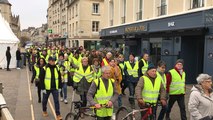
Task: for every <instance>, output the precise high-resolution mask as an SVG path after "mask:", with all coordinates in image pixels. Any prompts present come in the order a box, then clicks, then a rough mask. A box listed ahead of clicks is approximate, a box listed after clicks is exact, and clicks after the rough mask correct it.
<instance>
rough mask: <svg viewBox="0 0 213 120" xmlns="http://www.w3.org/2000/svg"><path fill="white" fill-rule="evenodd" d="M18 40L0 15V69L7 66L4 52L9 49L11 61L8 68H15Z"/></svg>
mask: <svg viewBox="0 0 213 120" xmlns="http://www.w3.org/2000/svg"><path fill="white" fill-rule="evenodd" d="M18 43H19V39H18V38H17V37H16V35H15V34H14V33H13V32H12V30H11V28H10V26H9V23H8V22H7V21H6V20H5V19H4V18H3V17H2V15H1V14H0V68H2V69H4V68H6V66H7V61H6V50H7V47H8V46H9V47H10V54H11V61H10V68H15V67H16V50H17V48H18Z"/></svg>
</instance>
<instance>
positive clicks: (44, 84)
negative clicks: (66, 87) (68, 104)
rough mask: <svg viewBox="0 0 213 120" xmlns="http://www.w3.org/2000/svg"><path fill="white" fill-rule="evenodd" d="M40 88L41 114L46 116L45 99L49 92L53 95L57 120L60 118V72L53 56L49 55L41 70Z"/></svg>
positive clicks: (46, 99) (60, 119)
mask: <svg viewBox="0 0 213 120" xmlns="http://www.w3.org/2000/svg"><path fill="white" fill-rule="evenodd" d="M40 76H41V89H42V93H43V100H42V109H43V116H44V117H47V116H48V113H47V101H48V98H49V95H50V93H52V95H53V100H54V104H55V112H56V116H57V120H62V117H61V115H60V104H59V93H60V92H61V87H62V83H61V74H60V71H59V68H58V67H57V66H56V65H55V59H54V58H53V57H49V59H48V64H47V65H46V66H45V67H44V69H43V70H41V73H40Z"/></svg>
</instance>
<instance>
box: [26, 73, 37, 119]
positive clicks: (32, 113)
mask: <svg viewBox="0 0 213 120" xmlns="http://www.w3.org/2000/svg"><path fill="white" fill-rule="evenodd" d="M26 71H27V83H28V90H29V96H30V108H31V116H32V120H35V116H34V107H33V101H32V93H31V89H30V78H29V72H28V69H26Z"/></svg>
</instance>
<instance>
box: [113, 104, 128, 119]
mask: <svg viewBox="0 0 213 120" xmlns="http://www.w3.org/2000/svg"><path fill="white" fill-rule="evenodd" d="M128 113H130V110H128V109H127V108H126V107H120V108H119V109H118V111H117V112H116V114H115V115H116V116H115V120H132V114H130V115H128V116H126V115H127V114H128Z"/></svg>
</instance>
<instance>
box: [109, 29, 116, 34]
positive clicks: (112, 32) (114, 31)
mask: <svg viewBox="0 0 213 120" xmlns="http://www.w3.org/2000/svg"><path fill="white" fill-rule="evenodd" d="M117 32H118V30H110V31H109V33H110V34H114V33H117Z"/></svg>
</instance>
